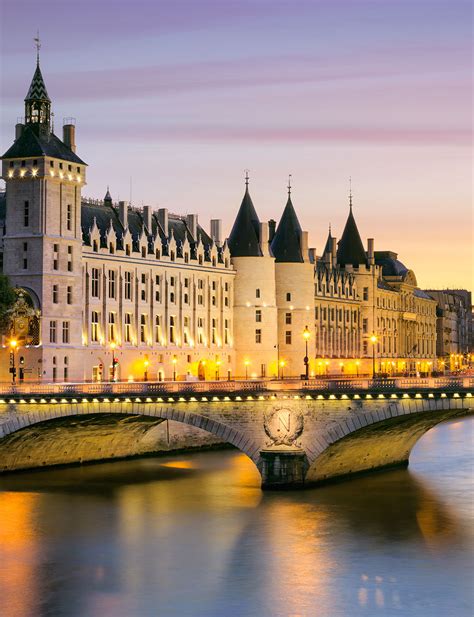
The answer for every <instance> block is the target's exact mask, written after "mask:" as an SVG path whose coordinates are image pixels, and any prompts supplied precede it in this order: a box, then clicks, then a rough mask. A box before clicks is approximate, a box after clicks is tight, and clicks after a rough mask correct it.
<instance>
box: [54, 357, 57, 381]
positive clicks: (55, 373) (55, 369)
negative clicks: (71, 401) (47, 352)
mask: <svg viewBox="0 0 474 617" xmlns="http://www.w3.org/2000/svg"><path fill="white" fill-rule="evenodd" d="M57 376H58V367H57V366H56V356H53V381H56V379H57Z"/></svg>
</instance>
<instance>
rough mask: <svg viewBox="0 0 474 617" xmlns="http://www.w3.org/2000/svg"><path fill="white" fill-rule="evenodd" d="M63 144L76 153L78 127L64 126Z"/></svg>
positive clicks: (72, 125)
mask: <svg viewBox="0 0 474 617" xmlns="http://www.w3.org/2000/svg"><path fill="white" fill-rule="evenodd" d="M63 142H64V143H65V144H66V146H67V147H68V148H70V149H71V150H72V151H73V152H75V151H76V127H75V126H74V124H64V125H63Z"/></svg>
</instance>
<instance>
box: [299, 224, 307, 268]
mask: <svg viewBox="0 0 474 617" xmlns="http://www.w3.org/2000/svg"><path fill="white" fill-rule="evenodd" d="M308 244H309V241H308V232H307V231H302V232H301V237H300V248H301V255H302V256H303V261H308V259H309V252H308V251H309V248H308Z"/></svg>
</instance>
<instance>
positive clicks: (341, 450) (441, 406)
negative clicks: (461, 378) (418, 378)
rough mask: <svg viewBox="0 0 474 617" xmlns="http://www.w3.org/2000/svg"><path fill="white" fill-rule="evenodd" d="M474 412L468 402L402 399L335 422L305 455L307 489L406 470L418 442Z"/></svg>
mask: <svg viewBox="0 0 474 617" xmlns="http://www.w3.org/2000/svg"><path fill="white" fill-rule="evenodd" d="M472 413H474V410H473V409H472V405H469V404H467V405H466V399H461V398H437V399H434V398H433V399H420V400H416V399H401V400H397V401H393V402H391V403H390V404H389V405H387V406H385V407H384V408H381V409H378V410H377V409H374V410H370V411H366V412H365V413H359V414H357V415H354V417H353V418H351V419H349V420H347V419H346V420H344V421H341V422H335V423H334V424H333V426H332V427H331V428H329V429H328V430H327V431H326V432H324V433H322V434H321V435H319V436H318V439H317V443H316V444H315V446H314V449H313V448H309V449H308V450H307V454H308V455H307V471H306V475H305V482H307V483H308V484H311V483H319V482H325V481H328V480H332V479H335V478H340V477H344V476H349V475H353V474H357V473H362V472H367V471H374V470H376V469H383V468H388V467H394V466H400V465H408V461H409V457H410V453H411V451H412V449H413V447H414V445H415V444H416V442H417V441H418V440H419V439H420V438H421V437H422V436H423V435H424V434H425V433H426V432H427V431H429V430H430V429H431V428H433V427H434V426H436V425H437V424H439V423H440V422H443V421H445V420H449V419H453V418H457V417H464V416H467V415H469V414H472Z"/></svg>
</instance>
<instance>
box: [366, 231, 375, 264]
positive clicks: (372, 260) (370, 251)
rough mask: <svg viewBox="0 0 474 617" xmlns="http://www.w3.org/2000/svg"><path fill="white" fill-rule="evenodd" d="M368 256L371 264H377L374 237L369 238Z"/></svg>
mask: <svg viewBox="0 0 474 617" xmlns="http://www.w3.org/2000/svg"><path fill="white" fill-rule="evenodd" d="M367 257H368V260H369V266H373V265H374V264H375V253H374V239H373V238H369V239H368V240H367Z"/></svg>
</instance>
